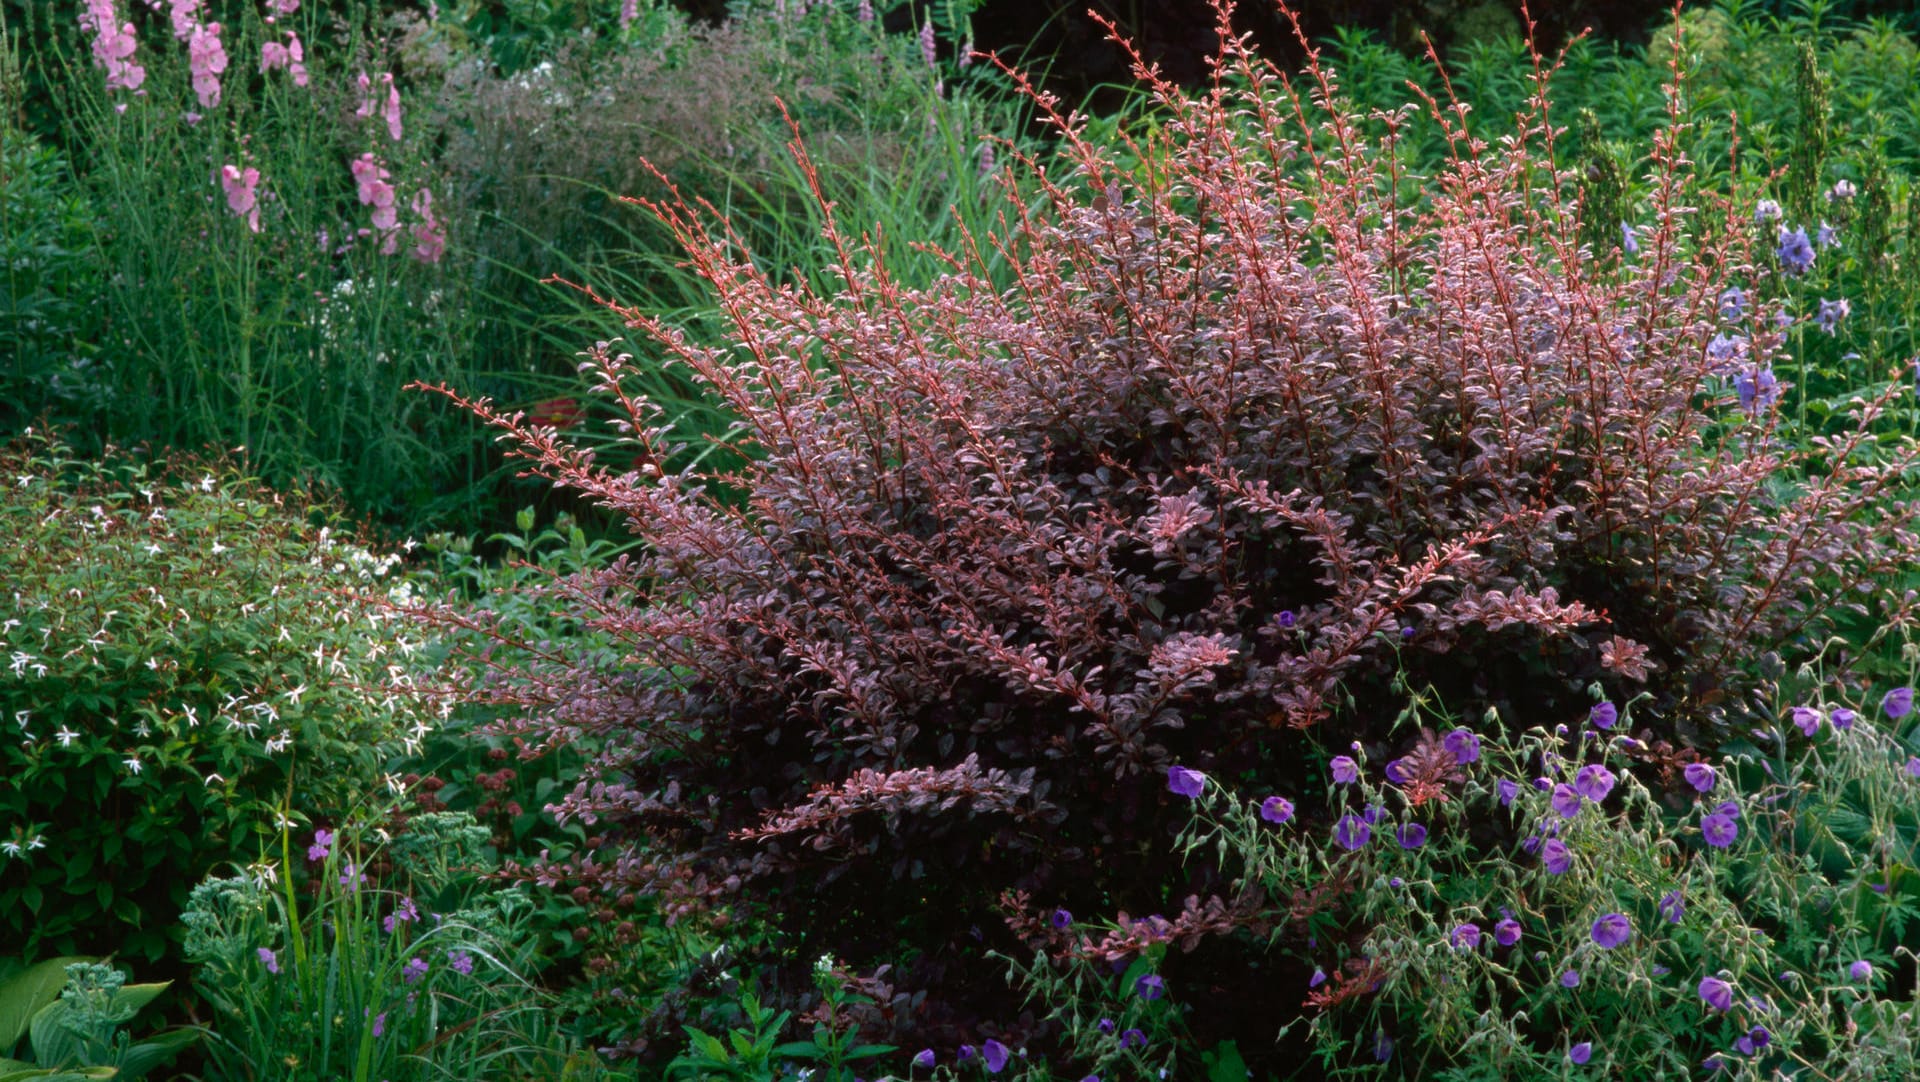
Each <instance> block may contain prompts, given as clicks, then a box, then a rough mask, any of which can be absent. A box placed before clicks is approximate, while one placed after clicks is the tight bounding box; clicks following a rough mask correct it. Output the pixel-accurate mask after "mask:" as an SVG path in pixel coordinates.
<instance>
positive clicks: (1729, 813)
mask: <svg viewBox="0 0 1920 1082" xmlns="http://www.w3.org/2000/svg"><path fill="white" fill-rule="evenodd" d="M1713 813H1714V814H1715V815H1724V816H1726V817H1727V818H1729V819H1738V818H1740V805H1738V804H1735V803H1734V802H1733V801H1731V800H1723V801H1721V802H1720V804H1719V805H1718V806H1717V807H1715V808H1714V809H1713Z"/></svg>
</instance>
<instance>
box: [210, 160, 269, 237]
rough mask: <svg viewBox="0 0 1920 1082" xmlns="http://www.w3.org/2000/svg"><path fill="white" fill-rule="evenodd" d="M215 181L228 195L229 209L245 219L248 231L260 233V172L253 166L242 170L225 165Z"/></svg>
mask: <svg viewBox="0 0 1920 1082" xmlns="http://www.w3.org/2000/svg"><path fill="white" fill-rule="evenodd" d="M215 179H217V180H218V181H219V182H220V187H221V188H222V189H223V190H224V191H225V192H226V193H227V209H229V210H231V211H233V213H234V214H235V215H236V216H237V217H241V218H245V219H246V220H247V228H248V229H250V230H252V231H253V232H255V233H258V232H260V201H259V197H258V189H259V187H260V170H258V169H255V168H253V167H252V166H248V167H247V168H245V169H241V168H239V167H238V166H233V165H223V166H221V167H220V172H219V173H218V174H217V175H216V177H215Z"/></svg>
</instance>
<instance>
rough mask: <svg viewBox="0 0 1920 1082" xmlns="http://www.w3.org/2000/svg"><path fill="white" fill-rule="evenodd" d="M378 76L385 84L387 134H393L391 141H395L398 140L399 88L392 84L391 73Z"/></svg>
mask: <svg viewBox="0 0 1920 1082" xmlns="http://www.w3.org/2000/svg"><path fill="white" fill-rule="evenodd" d="M380 78H381V80H382V81H383V82H385V83H386V84H387V105H386V108H385V110H384V113H385V116H386V118H387V134H388V135H391V136H393V141H394V142H396V143H397V142H399V141H400V90H399V88H398V87H395V86H394V85H393V76H392V75H382V76H381V77H380Z"/></svg>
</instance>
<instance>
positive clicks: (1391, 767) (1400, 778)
mask: <svg viewBox="0 0 1920 1082" xmlns="http://www.w3.org/2000/svg"><path fill="white" fill-rule="evenodd" d="M1380 772H1381V773H1382V774H1385V775H1386V776H1387V780H1388V781H1390V782H1392V783H1394V784H1395V785H1405V784H1406V783H1407V782H1408V781H1410V780H1411V777H1412V776H1411V775H1409V774H1408V773H1407V761H1406V760H1405V759H1393V760H1390V761H1389V762H1388V763H1387V765H1386V766H1384V767H1381V768H1380Z"/></svg>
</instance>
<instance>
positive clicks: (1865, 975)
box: [1847, 958, 1873, 984]
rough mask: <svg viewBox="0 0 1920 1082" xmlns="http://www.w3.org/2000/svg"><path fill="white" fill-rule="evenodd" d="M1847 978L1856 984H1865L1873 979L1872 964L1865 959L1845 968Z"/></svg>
mask: <svg viewBox="0 0 1920 1082" xmlns="http://www.w3.org/2000/svg"><path fill="white" fill-rule="evenodd" d="M1847 977H1848V979H1850V980H1852V981H1853V982H1854V983H1856V984H1865V983H1867V982H1868V981H1870V980H1872V979H1873V963H1872V962H1869V961H1867V960H1866V959H1865V958H1862V959H1859V960H1858V961H1856V962H1854V963H1853V964H1852V965H1849V966H1848V967H1847Z"/></svg>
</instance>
